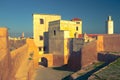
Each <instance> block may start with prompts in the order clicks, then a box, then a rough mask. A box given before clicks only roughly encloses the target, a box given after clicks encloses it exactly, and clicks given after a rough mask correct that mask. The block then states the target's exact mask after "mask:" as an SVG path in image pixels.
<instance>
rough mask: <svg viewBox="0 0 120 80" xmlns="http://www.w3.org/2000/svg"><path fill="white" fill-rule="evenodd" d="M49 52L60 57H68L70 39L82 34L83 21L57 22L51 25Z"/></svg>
mask: <svg viewBox="0 0 120 80" xmlns="http://www.w3.org/2000/svg"><path fill="white" fill-rule="evenodd" d="M48 33H49V41H48V43H49V52H50V53H53V54H59V55H68V54H69V51H70V50H69V49H70V39H71V38H77V37H78V34H82V20H80V19H78V18H77V20H76V19H72V20H71V21H67V20H57V21H52V22H50V23H49V30H48Z"/></svg>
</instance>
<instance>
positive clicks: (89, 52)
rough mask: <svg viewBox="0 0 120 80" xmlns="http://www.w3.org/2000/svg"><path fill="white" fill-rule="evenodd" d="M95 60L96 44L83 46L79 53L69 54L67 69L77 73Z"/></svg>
mask: <svg viewBox="0 0 120 80" xmlns="http://www.w3.org/2000/svg"><path fill="white" fill-rule="evenodd" d="M96 60H97V42H96V41H93V42H90V43H88V44H86V45H84V46H83V47H82V48H81V50H80V51H78V52H73V53H72V54H70V57H69V60H68V67H69V68H70V69H71V70H74V71H77V70H79V69H81V68H82V67H85V66H87V65H89V64H91V63H92V62H94V61H96Z"/></svg>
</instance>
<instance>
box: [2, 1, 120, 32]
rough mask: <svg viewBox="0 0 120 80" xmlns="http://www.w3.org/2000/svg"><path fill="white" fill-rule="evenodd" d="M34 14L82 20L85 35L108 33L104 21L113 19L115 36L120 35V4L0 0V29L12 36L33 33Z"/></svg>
mask: <svg viewBox="0 0 120 80" xmlns="http://www.w3.org/2000/svg"><path fill="white" fill-rule="evenodd" d="M33 13H45V14H59V15H61V16H62V19H64V20H71V19H72V18H75V17H78V18H81V19H82V21H83V32H86V33H105V21H106V20H107V17H108V16H109V15H111V16H112V19H113V20H114V26H115V28H114V29H115V33H120V0H0V26H6V27H8V28H9V32H10V33H22V32H26V33H32V31H33V23H32V14H33Z"/></svg>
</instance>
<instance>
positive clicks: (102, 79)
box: [93, 58, 120, 80]
mask: <svg viewBox="0 0 120 80" xmlns="http://www.w3.org/2000/svg"><path fill="white" fill-rule="evenodd" d="M94 76H95V77H94V79H93V80H120V58H118V59H117V60H116V61H114V62H113V63H111V64H109V65H108V66H106V67H105V68H104V69H102V70H100V71H99V72H97V73H95V74H94Z"/></svg>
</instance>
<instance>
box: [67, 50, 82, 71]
mask: <svg viewBox="0 0 120 80" xmlns="http://www.w3.org/2000/svg"><path fill="white" fill-rule="evenodd" d="M81 57H82V54H81V51H78V52H72V53H71V54H70V56H69V59H68V68H69V69H70V70H71V71H74V72H76V71H78V70H80V69H81V65H82V64H81Z"/></svg>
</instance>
